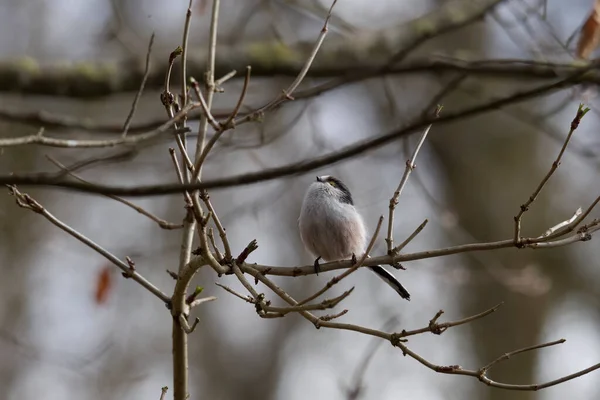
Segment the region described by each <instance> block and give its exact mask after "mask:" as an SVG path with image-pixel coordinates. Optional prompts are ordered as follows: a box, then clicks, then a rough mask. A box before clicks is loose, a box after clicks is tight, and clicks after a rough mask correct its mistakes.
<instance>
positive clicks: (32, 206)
mask: <svg viewBox="0 0 600 400" xmlns="http://www.w3.org/2000/svg"><path fill="white" fill-rule="evenodd" d="M9 192H10V194H11V195H13V196H14V197H15V199H16V200H17V204H18V205H19V206H20V207H23V208H27V209H29V210H31V211H33V212H35V213H36V214H40V215H42V216H43V217H44V218H46V219H47V220H48V221H50V222H51V223H52V224H53V225H55V226H57V227H58V228H60V229H62V230H63V231H65V232H67V233H68V234H69V235H71V236H73V237H74V238H75V239H77V240H79V241H80V242H82V243H83V244H85V245H87V246H88V247H89V248H91V249H92V250H94V251H96V252H97V253H99V254H100V255H102V256H103V257H105V258H106V259H108V260H109V261H110V262H112V263H113V264H115V265H116V266H117V267H118V268H119V269H120V270H121V271H123V275H124V276H125V277H126V278H131V279H133V280H134V281H136V282H137V283H139V284H140V285H142V286H143V287H144V288H145V289H146V290H148V291H149V292H150V293H152V294H153V295H155V296H156V297H158V298H159V299H160V300H161V301H162V302H163V303H165V304H170V302H171V299H170V298H169V296H167V295H166V294H164V293H163V292H162V291H161V290H160V289H158V288H157V287H156V286H154V285H153V284H152V283H150V281H148V280H147V279H146V278H144V277H143V276H142V275H140V274H139V273H138V272H137V271H134V270H132V269H131V268H130V266H129V265H128V264H127V263H125V262H123V261H121V260H120V259H119V258H117V256H115V255H113V254H112V253H111V252H109V251H108V250H106V249H104V248H103V247H102V246H100V245H99V244H97V243H96V242H94V241H92V240H91V239H89V238H88V237H86V236H84V235H83V234H81V233H79V232H78V231H76V230H75V229H73V228H71V227H70V226H68V225H67V224H65V223H64V222H62V221H60V220H59V219H58V218H56V217H55V216H54V215H52V214H51V213H50V212H49V211H48V210H47V209H46V208H45V207H44V206H42V205H41V204H40V203H38V202H37V201H36V200H35V199H33V198H32V197H31V196H29V195H28V194H27V193H22V192H20V191H19V190H18V189H17V188H16V187H14V186H10V187H9Z"/></svg>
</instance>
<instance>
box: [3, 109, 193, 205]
mask: <svg viewBox="0 0 600 400" xmlns="http://www.w3.org/2000/svg"><path fill="white" fill-rule="evenodd" d="M198 107H200V104H199V103H190V104H188V105H187V106H186V107H184V108H182V109H181V111H180V112H178V113H177V114H175V115H173V117H172V118H170V119H169V120H168V121H167V122H165V123H164V124H162V125H161V126H159V127H158V128H156V129H154V130H151V131H149V132H145V133H140V134H137V135H128V136H126V137H120V138H118V139H88V140H85V139H81V140H72V139H59V138H52V137H48V136H43V135H41V136H40V135H39V134H38V133H36V134H34V135H29V136H21V137H16V138H5V139H0V147H11V146H23V145H28V144H39V145H42V146H48V147H64V148H69V149H81V148H100V147H115V146H120V145H133V144H139V143H141V142H145V141H148V140H151V139H154V138H156V137H157V136H159V135H161V134H162V133H165V132H167V131H169V129H170V128H171V127H172V126H173V125H175V124H176V123H177V122H178V121H179V120H181V119H182V118H184V117H185V115H187V113H188V112H189V111H190V110H193V109H194V108H198ZM113 194H114V193H113Z"/></svg>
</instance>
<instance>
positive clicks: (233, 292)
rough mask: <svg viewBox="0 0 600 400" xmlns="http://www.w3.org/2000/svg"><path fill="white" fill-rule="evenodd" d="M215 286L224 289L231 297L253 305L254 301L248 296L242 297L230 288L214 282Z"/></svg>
mask: <svg viewBox="0 0 600 400" xmlns="http://www.w3.org/2000/svg"><path fill="white" fill-rule="evenodd" d="M215 285H217V286H219V287H220V288H223V289H225V290H226V291H228V292H229V293H231V294H232V295H234V296H236V297H238V298H240V299H242V300H244V301H246V302H248V303H252V304H254V299H253V298H252V297H250V296H244V295H242V294H240V293H238V292H236V291H235V290H233V289H232V288H230V287H229V286H225V285H221V284H220V283H219V282H215Z"/></svg>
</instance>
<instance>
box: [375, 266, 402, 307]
mask: <svg viewBox="0 0 600 400" xmlns="http://www.w3.org/2000/svg"><path fill="white" fill-rule="evenodd" d="M370 268H371V271H373V272H375V273H376V274H377V276H378V277H380V278H381V279H382V280H383V281H384V282H385V283H387V284H388V285H390V286H391V287H392V289H394V290H395V291H396V292H397V293H398V294H399V295H400V296H402V298H403V299H406V300H408V301H410V293H408V290H406V288H404V286H402V284H401V283H400V282H398V280H397V279H396V278H395V277H394V275H392V274H390V273H389V272H388V271H386V270H385V269H383V268H382V267H381V266H379V265H376V266H374V267H370Z"/></svg>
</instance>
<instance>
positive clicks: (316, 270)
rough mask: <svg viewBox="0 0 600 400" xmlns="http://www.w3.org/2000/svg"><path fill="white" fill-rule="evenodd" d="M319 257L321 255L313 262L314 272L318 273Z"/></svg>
mask: <svg viewBox="0 0 600 400" xmlns="http://www.w3.org/2000/svg"><path fill="white" fill-rule="evenodd" d="M320 259H321V256H319V257H317V259H316V260H315V263H314V264H313V265H314V266H315V274H317V275H319V272H321V266H320V265H319V260H320Z"/></svg>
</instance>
